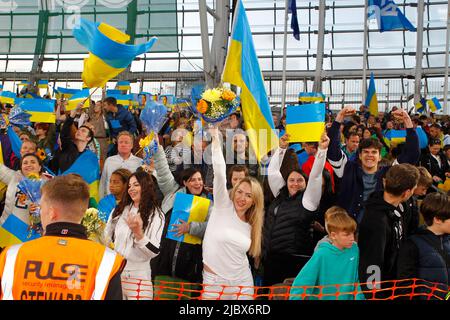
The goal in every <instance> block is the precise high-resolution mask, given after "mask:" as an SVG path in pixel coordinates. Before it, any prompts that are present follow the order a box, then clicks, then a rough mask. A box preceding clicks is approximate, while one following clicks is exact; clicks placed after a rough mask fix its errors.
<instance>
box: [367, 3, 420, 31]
mask: <svg viewBox="0 0 450 320" xmlns="http://www.w3.org/2000/svg"><path fill="white" fill-rule="evenodd" d="M367 18H368V19H377V22H378V28H379V29H380V32H384V31H391V30H409V31H417V30H416V28H415V27H414V26H413V25H412V24H411V22H410V21H409V20H408V19H407V18H406V17H405V15H404V14H403V13H402V12H401V11H400V9H399V8H398V7H397V5H396V4H395V3H394V1H392V0H369V7H368V13H367Z"/></svg>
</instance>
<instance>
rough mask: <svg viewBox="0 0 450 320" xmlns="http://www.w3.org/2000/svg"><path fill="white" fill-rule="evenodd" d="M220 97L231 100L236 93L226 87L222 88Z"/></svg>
mask: <svg viewBox="0 0 450 320" xmlns="http://www.w3.org/2000/svg"><path fill="white" fill-rule="evenodd" d="M222 98H223V99H224V100H226V101H233V100H234V99H235V98H236V94H235V93H234V92H233V91H231V90H228V89H224V90H223V93H222Z"/></svg>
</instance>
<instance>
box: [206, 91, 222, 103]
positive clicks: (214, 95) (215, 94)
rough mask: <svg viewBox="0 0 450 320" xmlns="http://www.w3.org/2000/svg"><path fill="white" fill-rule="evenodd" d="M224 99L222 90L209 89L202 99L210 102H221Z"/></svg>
mask: <svg viewBox="0 0 450 320" xmlns="http://www.w3.org/2000/svg"><path fill="white" fill-rule="evenodd" d="M221 97H222V90H220V89H208V90H206V91H205V92H203V94H202V99H204V100H206V101H209V102H216V101H219V100H220V99H221Z"/></svg>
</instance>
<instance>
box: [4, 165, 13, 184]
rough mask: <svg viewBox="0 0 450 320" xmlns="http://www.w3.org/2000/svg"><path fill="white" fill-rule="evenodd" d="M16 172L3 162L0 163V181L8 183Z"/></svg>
mask: <svg viewBox="0 0 450 320" xmlns="http://www.w3.org/2000/svg"><path fill="white" fill-rule="evenodd" d="M15 174H16V171H14V170H12V169H10V168H8V167H7V166H5V165H4V164H3V163H0V181H1V182H3V183H5V184H8V183H9V182H10V181H11V180H12V178H14V175H15Z"/></svg>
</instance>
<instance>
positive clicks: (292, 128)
mask: <svg viewBox="0 0 450 320" xmlns="http://www.w3.org/2000/svg"><path fill="white" fill-rule="evenodd" d="M324 128H325V104H324V103H315V104H305V105H300V106H288V107H287V109H286V133H288V134H289V135H290V137H289V142H314V141H319V140H320V136H321V135H322V133H323V130H324Z"/></svg>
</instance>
